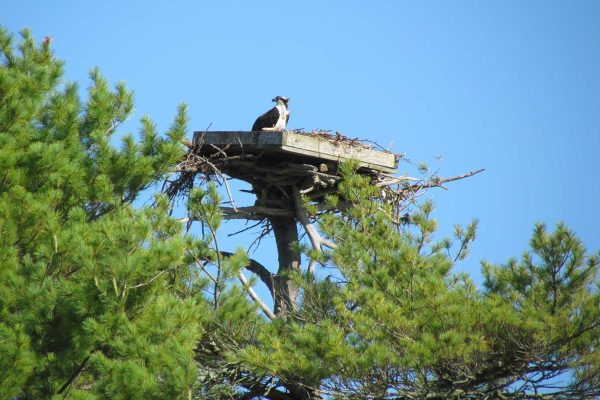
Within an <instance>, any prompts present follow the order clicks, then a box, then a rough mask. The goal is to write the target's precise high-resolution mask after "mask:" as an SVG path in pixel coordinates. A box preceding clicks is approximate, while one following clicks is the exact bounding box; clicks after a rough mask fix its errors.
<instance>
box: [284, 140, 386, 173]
mask: <svg viewBox="0 0 600 400" xmlns="http://www.w3.org/2000/svg"><path fill="white" fill-rule="evenodd" d="M282 148H283V149H284V150H287V151H290V152H294V153H302V154H306V155H310V156H313V157H318V158H324V159H326V160H336V161H337V160H344V159H350V158H354V159H356V160H358V161H360V162H361V163H362V164H367V165H369V166H380V167H384V168H386V169H390V168H391V169H394V168H395V167H396V156H395V155H394V154H393V153H386V152H383V151H377V150H373V149H368V148H365V147H362V146H361V145H356V146H354V145H352V144H349V143H343V142H330V141H328V140H326V139H320V138H315V137H311V136H307V135H301V134H297V133H292V132H285V133H284V139H283V145H282Z"/></svg>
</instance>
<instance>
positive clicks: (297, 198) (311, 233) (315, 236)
mask: <svg viewBox="0 0 600 400" xmlns="http://www.w3.org/2000/svg"><path fill="white" fill-rule="evenodd" d="M292 192H293V194H294V206H295V208H296V218H298V221H300V223H301V224H302V226H303V227H304V230H305V231H306V234H307V235H308V237H309V239H310V243H311V244H312V247H313V249H315V250H316V251H318V252H321V251H323V247H322V246H323V245H325V246H327V247H329V248H335V247H336V246H335V243H332V242H330V241H329V240H326V239H323V238H322V237H321V235H319V232H318V231H317V229H316V228H315V226H314V225H313V223H312V222H310V218H308V213H307V212H306V209H305V208H304V204H303V202H302V196H301V195H300V189H299V188H298V186H296V185H294V186H292ZM316 265H317V261H316V260H314V259H311V260H310V263H309V265H308V272H310V273H311V274H312V273H314V271H315V267H316Z"/></svg>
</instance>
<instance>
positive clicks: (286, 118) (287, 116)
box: [285, 111, 290, 125]
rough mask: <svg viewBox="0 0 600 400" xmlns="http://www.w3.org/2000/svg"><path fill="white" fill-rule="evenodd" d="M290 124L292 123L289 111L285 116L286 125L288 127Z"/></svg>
mask: <svg viewBox="0 0 600 400" xmlns="http://www.w3.org/2000/svg"><path fill="white" fill-rule="evenodd" d="M288 122H290V112H289V111H288V112H287V113H286V115H285V124H286V125H287V123H288Z"/></svg>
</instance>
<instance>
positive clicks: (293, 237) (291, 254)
mask: <svg viewBox="0 0 600 400" xmlns="http://www.w3.org/2000/svg"><path fill="white" fill-rule="evenodd" d="M269 222H270V223H271V226H272V227H273V233H274V234H275V242H276V243H277V254H278V257H279V269H278V271H277V274H276V275H275V276H274V279H273V297H274V303H275V315H278V316H285V315H286V314H288V313H289V312H291V311H293V310H295V309H296V307H297V300H298V287H297V286H296V285H294V284H293V283H292V282H291V280H290V278H289V275H290V273H292V272H298V271H300V252H299V251H298V250H297V249H292V247H291V246H292V243H297V242H298V229H297V227H296V219H295V218H294V217H271V218H269Z"/></svg>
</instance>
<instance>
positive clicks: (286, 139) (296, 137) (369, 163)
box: [194, 131, 398, 173]
mask: <svg viewBox="0 0 600 400" xmlns="http://www.w3.org/2000/svg"><path fill="white" fill-rule="evenodd" d="M194 144H202V145H203V146H202V152H205V151H207V152H210V151H211V148H212V149H214V148H213V147H212V146H206V145H214V146H217V147H219V148H223V147H227V150H226V152H227V154H232V155H233V154H241V153H246V154H248V153H258V152H265V153H268V154H269V156H271V157H278V158H281V159H284V160H290V161H291V160H310V161H318V160H319V159H321V160H329V161H338V162H339V161H344V160H349V159H355V160H358V162H359V163H360V166H361V167H364V168H369V169H373V170H377V171H381V172H386V173H395V172H396V168H397V166H398V158H397V156H396V155H395V154H394V153H390V152H385V151H378V150H373V149H371V148H368V147H366V146H364V145H363V144H361V143H352V142H349V141H347V140H336V137H335V136H333V135H332V136H331V139H329V138H323V137H320V136H316V135H312V136H311V135H310V134H302V133H297V132H292V131H282V132H269V131H261V132H247V131H208V132H204V131H202V132H194ZM213 151H214V150H213Z"/></svg>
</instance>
